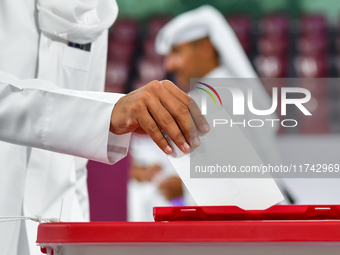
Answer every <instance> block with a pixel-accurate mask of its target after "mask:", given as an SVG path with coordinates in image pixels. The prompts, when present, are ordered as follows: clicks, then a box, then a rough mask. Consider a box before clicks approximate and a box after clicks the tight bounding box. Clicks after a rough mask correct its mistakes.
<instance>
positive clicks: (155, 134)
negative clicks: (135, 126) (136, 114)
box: [139, 114, 172, 154]
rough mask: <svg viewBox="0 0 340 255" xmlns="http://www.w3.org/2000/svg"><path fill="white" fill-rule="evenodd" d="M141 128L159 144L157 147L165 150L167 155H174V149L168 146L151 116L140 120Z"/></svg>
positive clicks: (146, 115)
mask: <svg viewBox="0 0 340 255" xmlns="http://www.w3.org/2000/svg"><path fill="white" fill-rule="evenodd" d="M139 124H140V127H141V128H142V129H143V130H145V132H147V133H148V134H149V136H150V137H151V139H152V140H153V141H154V142H155V143H156V144H157V146H158V147H159V148H160V149H161V150H163V151H164V152H165V153H166V154H171V153H172V148H171V147H170V145H169V144H168V141H167V140H166V138H165V137H164V135H163V134H162V132H161V130H160V129H159V128H158V125H157V124H156V122H155V121H154V119H153V118H152V117H151V116H150V115H149V114H145V115H144V116H142V117H141V118H140V119H139Z"/></svg>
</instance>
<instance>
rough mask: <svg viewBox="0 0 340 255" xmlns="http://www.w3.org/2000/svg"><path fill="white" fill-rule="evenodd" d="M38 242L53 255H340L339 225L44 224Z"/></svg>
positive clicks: (316, 222) (299, 222) (330, 222)
mask: <svg viewBox="0 0 340 255" xmlns="http://www.w3.org/2000/svg"><path fill="white" fill-rule="evenodd" d="M37 243H38V245H39V246H40V247H42V248H41V250H42V251H43V253H46V254H53V255H80V254H81V255H90V254H91V255H92V254H101V255H109V254H110V255H111V254H125V255H137V254H141V255H146V254H162V255H173V254H177V255H182V254H183V255H184V254H185V255H189V254H193V255H199V254H252V255H260V254H261V255H263V254H276V255H281V254H282V255H285V254H290V255H292V254H293V255H295V254H296V255H297V254H299V255H301V254H306V255H307V254H308V255H314V254H339V250H340V221H338V220H308V221H303V220H295V221H293V220H291V221H275V220H271V221H174V222H93V223H44V224H41V225H40V226H39V229H38V238H37Z"/></svg>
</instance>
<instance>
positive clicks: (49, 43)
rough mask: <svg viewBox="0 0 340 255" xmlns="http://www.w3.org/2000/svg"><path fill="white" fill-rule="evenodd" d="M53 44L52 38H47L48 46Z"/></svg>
mask: <svg viewBox="0 0 340 255" xmlns="http://www.w3.org/2000/svg"><path fill="white" fill-rule="evenodd" d="M51 44H52V40H51V39H50V38H48V39H47V47H50V46H51Z"/></svg>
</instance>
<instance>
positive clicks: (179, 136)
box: [147, 85, 190, 152]
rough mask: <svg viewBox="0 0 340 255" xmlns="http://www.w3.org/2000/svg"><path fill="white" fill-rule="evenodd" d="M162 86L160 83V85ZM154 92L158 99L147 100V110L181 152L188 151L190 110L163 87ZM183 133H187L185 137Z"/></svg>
mask: <svg viewBox="0 0 340 255" xmlns="http://www.w3.org/2000/svg"><path fill="white" fill-rule="evenodd" d="M161 86H162V85H161ZM155 93H158V94H160V95H161V96H160V97H159V98H160V101H158V100H149V101H148V105H147V107H148V110H149V112H150V113H151V115H152V117H153V119H154V120H155V121H156V123H157V124H158V125H159V126H160V127H161V129H163V130H164V131H165V132H166V134H167V135H168V136H169V137H170V139H171V140H172V141H173V142H174V143H175V144H176V146H177V147H178V148H179V149H180V150H182V151H183V152H189V151H190V146H189V143H188V142H187V141H189V140H190V112H189V109H188V108H187V107H186V105H184V104H183V103H182V102H181V101H180V100H178V99H177V98H176V97H174V96H173V95H172V94H171V93H170V92H169V91H168V90H166V89H165V88H164V87H163V88H159V89H158V90H156V91H155ZM183 134H188V136H187V137H185V136H184V135H183Z"/></svg>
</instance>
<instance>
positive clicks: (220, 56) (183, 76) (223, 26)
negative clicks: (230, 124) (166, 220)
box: [129, 6, 279, 212]
mask: <svg viewBox="0 0 340 255" xmlns="http://www.w3.org/2000/svg"><path fill="white" fill-rule="evenodd" d="M155 47H156V51H157V52H158V53H159V54H162V55H165V60H164V67H165V69H166V71H167V72H170V73H173V74H174V76H175V80H176V85H178V86H179V87H180V88H181V89H182V90H183V91H185V92H186V93H188V92H189V91H190V78H254V79H253V80H254V82H253V84H252V85H254V87H255V89H256V91H257V93H256V94H255V98H254V104H255V105H256V106H259V107H263V108H264V109H268V108H269V107H268V108H266V107H267V105H269V102H270V97H269V95H268V94H267V92H266V91H265V89H264V87H263V86H262V84H261V83H260V82H258V81H257V80H256V79H257V75H256V73H255V71H254V69H253V67H252V65H251V63H250V61H249V60H248V58H247V56H246V54H245V52H244V51H243V49H242V46H241V44H240V43H239V41H238V39H237V37H236V35H235V34H234V32H233V30H232V28H231V27H230V26H229V24H228V23H227V21H226V20H225V18H224V17H223V15H222V14H221V13H220V12H219V11H217V10H216V9H215V8H213V7H211V6H202V7H200V8H198V9H195V10H192V11H189V12H186V13H183V14H181V15H179V16H177V17H175V18H174V19H173V20H171V21H170V22H169V23H168V24H166V25H165V26H164V27H163V28H162V29H161V30H160V32H159V33H158V35H157V38H156V43H155ZM242 89H243V90H246V88H242ZM226 110H227V111H229V112H230V108H228V107H226ZM246 117H247V116H246ZM267 117H268V118H275V117H274V115H273V116H267ZM248 118H250V117H249V116H248ZM276 130H277V129H276V128H270V129H265V128H259V129H258V128H257V129H247V130H245V129H242V131H243V132H244V134H245V135H246V137H247V138H248V140H249V141H250V142H251V144H252V145H253V147H254V148H255V150H256V151H257V153H258V154H259V156H260V157H261V159H262V160H263V161H264V162H266V163H275V162H279V156H278V151H277V147H276V141H275V139H276V137H275V136H276ZM263 141H266V142H263ZM146 143H147V142H146ZM144 146H145V147H144ZM134 147H135V150H137V148H136V147H140V148H139V149H138V150H139V151H143V150H145V153H147V154H148V155H149V157H150V155H152V154H155V155H157V151H155V150H154V149H153V148H150V147H149V146H147V145H143V144H142V143H137V144H135V145H134ZM155 149H156V150H157V148H155ZM144 173H145V176H147V175H148V173H147V172H146V171H145V172H144ZM131 184H132V182H130V188H132V187H133V188H134V189H133V190H134V193H136V194H141V193H143V189H147V188H146V186H147V185H148V186H149V187H153V192H154V194H158V195H155V197H154V199H153V198H152V197H151V196H149V197H147V196H143V197H144V198H143V201H144V202H141V200H138V202H137V200H135V201H136V202H135V203H134V202H133V201H132V200H130V202H129V203H130V206H131V207H130V208H135V210H137V209H136V208H137V207H138V206H139V208H140V209H139V211H142V209H141V208H145V207H147V205H149V206H151V205H152V206H156V205H159V206H160V205H163V204H162V203H161V202H160V201H157V198H156V197H157V196H159V195H160V194H162V195H163V196H168V197H169V196H174V195H178V192H177V191H178V190H180V187H181V186H182V182H181V180H180V179H179V178H178V177H177V174H176V172H175V171H174V169H172V175H169V177H168V178H167V179H164V180H163V181H162V183H161V184H159V182H158V183H155V182H152V181H151V182H148V184H146V182H144V187H142V185H131ZM134 184H136V183H134ZM157 187H158V189H157ZM149 189H151V188H149ZM131 190H132V189H131ZM183 190H184V198H185V201H184V203H185V205H195V202H194V201H193V199H192V197H191V196H190V194H188V192H187V190H186V189H185V187H184V189H183ZM138 191H139V192H138ZM152 200H153V201H152ZM133 205H135V207H133ZM151 209H152V208H151V207H150V208H149V209H148V210H149V211H150V212H151ZM131 210H132V209H131Z"/></svg>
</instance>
